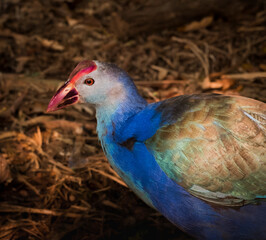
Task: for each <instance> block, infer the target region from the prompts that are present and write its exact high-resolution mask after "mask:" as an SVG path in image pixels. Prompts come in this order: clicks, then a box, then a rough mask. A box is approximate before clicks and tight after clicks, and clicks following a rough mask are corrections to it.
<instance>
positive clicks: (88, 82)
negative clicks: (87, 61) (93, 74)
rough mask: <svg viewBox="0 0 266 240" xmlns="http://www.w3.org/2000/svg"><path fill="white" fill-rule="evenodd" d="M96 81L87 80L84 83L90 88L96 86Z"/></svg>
mask: <svg viewBox="0 0 266 240" xmlns="http://www.w3.org/2000/svg"><path fill="white" fill-rule="evenodd" d="M94 82H95V81H94V79H93V78H87V79H85V81H84V83H85V84H87V85H88V86H91V85H93V84H94Z"/></svg>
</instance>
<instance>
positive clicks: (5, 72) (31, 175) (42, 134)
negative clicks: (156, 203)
mask: <svg viewBox="0 0 266 240" xmlns="http://www.w3.org/2000/svg"><path fill="white" fill-rule="evenodd" d="M133 2H134V1H133ZM136 2H137V1H136ZM125 7H127V8H129V9H130V8H134V7H135V5H134V4H130V3H127V2H125V3H123V2H122V1H121V2H119V1H113V0H112V1H106V2H104V1H103V2H101V1H96V0H93V1H82V0H80V1H74V0H56V1H52V0H50V1H41V0H34V1H29V0H26V1H22V0H12V1H3V2H2V3H0V9H1V12H2V13H1V15H0V56H1V57H0V71H1V73H0V239H92V240H94V239H95V240H96V239H97V240H98V239H134V240H135V239H137V240H141V239H150V238H151V239H190V238H189V237H188V236H187V235H186V234H184V233H182V232H181V231H179V230H178V229H177V228H176V227H174V226H173V225H172V224H171V223H169V222H168V221H167V220H166V219H165V218H164V217H162V216H161V215H160V214H159V213H157V212H156V211H155V210H153V209H150V208H149V207H148V206H146V205H145V204H144V203H143V202H142V201H141V200H139V199H138V198H137V197H136V196H135V195H134V194H133V193H132V192H131V191H130V190H129V189H128V188H127V186H126V185H125V184H124V183H123V181H122V180H121V179H120V178H119V177H118V175H117V174H116V173H115V172H114V170H113V169H112V168H111V167H110V166H109V164H108V162H107V160H106V158H105V156H104V154H103V152H102V150H101V146H100V144H99V142H98V139H97V134H96V129H95V127H96V120H95V116H94V109H93V108H92V107H90V106H85V105H77V106H73V107H71V108H68V109H67V110H64V109H63V110H60V111H58V112H55V113H49V114H47V113H46V108H47V105H48V102H49V100H50V98H51V97H52V95H53V94H54V92H55V90H56V89H57V88H58V87H59V86H60V84H62V82H63V81H65V80H66V79H67V77H68V74H69V73H70V72H71V71H72V69H73V68H74V67H75V65H76V64H77V63H78V62H79V61H81V60H84V59H97V60H101V61H108V62H114V63H116V64H117V65H119V66H120V67H121V68H123V69H125V70H126V71H127V72H128V73H129V74H130V75H131V76H132V78H133V79H134V80H135V82H136V84H137V87H138V89H139V91H140V93H141V95H142V96H143V97H145V98H146V99H147V100H148V101H149V102H154V101H160V100H163V99H165V98H169V97H173V96H176V95H181V94H192V93H200V92H216V93H223V94H236V95H243V96H247V97H251V98H255V99H258V100H261V101H266V57H265V56H266V27H265V26H266V11H265V10H264V11H263V10H262V9H258V11H257V13H256V14H255V15H254V14H252V15H249V14H245V15H243V16H241V17H240V18H239V20H238V21H236V22H230V21H227V20H226V19H223V18H219V17H216V16H205V17H204V18H202V19H200V20H197V21H195V22H190V23H188V24H187V25H185V26H181V27H176V28H171V29H167V28H165V29H162V30H161V31H157V32H153V33H148V34H145V33H140V34H138V35H135V36H134V35H133V36H132V35H130V37H125V36H123V37H121V34H120V33H119V29H120V24H123V22H121V23H120V22H119V21H120V18H119V17H117V16H119V14H120V13H121V12H122V11H123V9H124V8H125ZM114 13H115V14H114ZM121 28H122V27H121Z"/></svg>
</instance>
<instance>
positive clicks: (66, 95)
mask: <svg viewBox="0 0 266 240" xmlns="http://www.w3.org/2000/svg"><path fill="white" fill-rule="evenodd" d="M78 100H79V94H78V91H77V90H76V88H75V87H74V86H73V84H72V83H71V82H66V83H65V84H64V85H63V86H62V87H60V88H59V89H58V90H57V92H56V93H55V95H54V96H53V97H52V99H51V101H50V103H49V105H48V108H47V110H46V111H47V112H53V111H56V110H58V109H61V108H65V107H67V106H70V105H73V104H75V103H77V102H78Z"/></svg>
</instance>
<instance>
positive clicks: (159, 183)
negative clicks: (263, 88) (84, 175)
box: [48, 61, 266, 239]
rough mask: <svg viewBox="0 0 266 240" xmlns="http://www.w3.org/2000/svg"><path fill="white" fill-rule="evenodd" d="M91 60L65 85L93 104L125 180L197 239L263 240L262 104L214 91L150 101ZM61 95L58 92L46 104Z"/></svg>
mask: <svg viewBox="0 0 266 240" xmlns="http://www.w3.org/2000/svg"><path fill="white" fill-rule="evenodd" d="M93 64H95V66H94V65H93V67H92V66H91V65H92V62H88V64H87V65H88V66H86V63H85V64H84V62H83V63H82V64H81V65H82V68H81V69H79V70H80V71H82V73H80V71H77V69H76V70H75V74H72V75H74V76H72V78H75V76H76V74H80V75H79V76H78V78H77V77H76V78H75V81H71V79H70V81H69V84H70V86H69V84H68V85H67V87H69V89H70V90H69V91H72V90H71V89H73V88H75V89H76V91H77V92H78V93H79V95H78V98H79V99H81V100H83V101H85V102H89V103H93V104H94V105H95V107H96V117H97V131H98V135H99V138H100V140H101V143H102V147H103V149H104V152H105V154H106V156H107V158H108V160H109V162H110V164H111V165H112V167H113V168H114V169H115V170H116V171H117V172H118V174H119V175H120V176H121V178H122V179H123V180H124V181H125V182H126V183H127V184H128V186H129V187H130V188H131V189H132V190H133V191H134V192H135V193H136V194H137V195H138V196H139V197H140V198H141V199H142V200H143V201H145V202H146V203H147V204H148V205H150V206H151V207H153V208H155V209H157V210H158V211H159V212H161V213H162V214H163V215H164V216H165V217H167V218H168V219H169V220H170V221H171V222H172V223H174V224H175V225H177V226H178V227H180V228H181V229H183V230H184V231H186V232H188V233H190V234H191V235H193V236H195V237H196V238H199V239H266V218H265V214H266V202H265V201H264V197H261V196H263V195H264V194H265V191H266V189H265V181H266V172H265V164H266V163H265V162H266V160H265V146H264V144H265V112H266V108H265V105H264V104H263V103H260V102H257V101H255V100H251V99H246V98H241V97H229V96H222V95H215V94H213V95H191V96H180V97H176V98H172V99H168V100H166V101H163V102H158V103H153V104H149V105H148V104H147V102H146V101H145V100H144V99H143V98H142V97H141V96H140V95H139V94H138V92H137V89H136V87H135V85H134V84H133V82H132V81H131V79H130V78H129V76H128V75H127V74H126V73H125V72H124V71H122V70H121V69H119V68H117V67H116V66H114V65H111V64H105V63H99V62H97V61H95V62H93ZM77 68H78V67H77ZM92 69H93V70H92ZM87 78H93V79H94V81H95V86H92V87H91V86H86V84H84V83H85V82H86V81H84V80H86V79H87ZM97 84H98V85H97ZM61 91H64V90H61ZM72 92H73V93H75V91H72ZM65 94H68V91H66V93H65ZM59 95H60V94H59ZM68 96H69V94H68ZM75 97H76V96H75ZM62 99H63V100H62ZM62 101H63V102H62ZM64 101H66V99H65V98H63V97H61V96H60V98H59V97H58V93H57V95H56V96H55V97H54V98H53V99H52V100H51V103H50V105H49V107H48V110H49V109H52V110H56V106H58V105H60V106H62V104H63V105H64ZM65 105H68V104H65ZM244 130H245V131H244ZM256 196H260V197H259V198H257V197H256Z"/></svg>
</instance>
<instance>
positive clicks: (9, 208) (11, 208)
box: [0, 203, 93, 218]
mask: <svg viewBox="0 0 266 240" xmlns="http://www.w3.org/2000/svg"><path fill="white" fill-rule="evenodd" d="M0 212H7V213H8V212H14V213H18V212H19V213H23V212H26V213H33V214H43V215H51V216H63V217H69V218H80V217H85V218H90V217H92V216H93V215H92V214H91V215H88V214H79V213H73V212H67V210H50V209H40V208H30V207H23V206H17V205H9V204H5V203H2V204H0Z"/></svg>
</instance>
